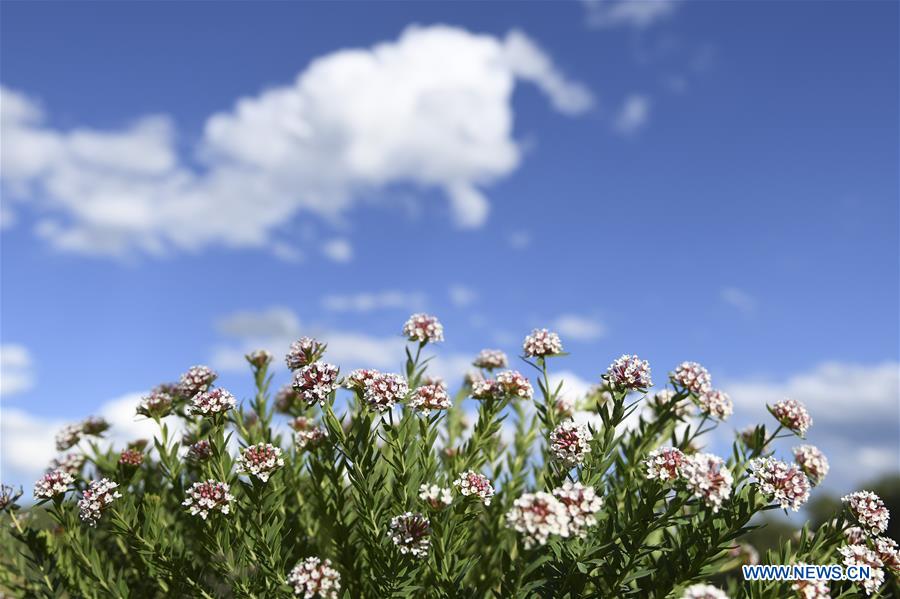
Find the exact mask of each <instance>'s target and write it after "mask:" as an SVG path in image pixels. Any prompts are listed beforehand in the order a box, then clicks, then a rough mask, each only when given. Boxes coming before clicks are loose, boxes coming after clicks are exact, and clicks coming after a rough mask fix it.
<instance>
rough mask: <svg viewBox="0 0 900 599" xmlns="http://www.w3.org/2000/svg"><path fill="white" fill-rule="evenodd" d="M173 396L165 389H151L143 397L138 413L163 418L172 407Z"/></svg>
mask: <svg viewBox="0 0 900 599" xmlns="http://www.w3.org/2000/svg"><path fill="white" fill-rule="evenodd" d="M173 401H174V400H173V398H172V396H171V395H169V394H168V393H166V392H165V391H151V392H150V395H147V396H146V397H144V398H142V399H141V403H140V404H138V407H137V413H138V414H140V415H141V416H146V417H148V418H162V417H163V416H165V415H166V414H168V413H169V410H171V409H172V403H173Z"/></svg>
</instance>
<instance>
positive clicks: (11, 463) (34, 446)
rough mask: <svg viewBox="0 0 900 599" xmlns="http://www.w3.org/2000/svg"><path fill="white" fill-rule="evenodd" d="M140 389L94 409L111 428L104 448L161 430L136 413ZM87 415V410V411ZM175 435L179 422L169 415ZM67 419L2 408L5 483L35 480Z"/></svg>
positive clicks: (0, 423)
mask: <svg viewBox="0 0 900 599" xmlns="http://www.w3.org/2000/svg"><path fill="white" fill-rule="evenodd" d="M141 395H142V394H141V393H128V394H126V395H123V396H121V397H118V398H116V399H113V400H111V401H108V402H106V403H104V404H103V405H102V406H100V408H99V409H98V410H97V411H96V412H94V413H93V415H95V416H101V417H103V418H105V419H106V420H107V421H108V422H109V423H110V425H111V428H110V429H109V430H108V431H107V432H105V433H104V438H105V440H104V441H103V442H101V443H100V446H101V448H102V449H106V448H107V447H109V446H110V445H112V446H113V447H116V448H124V447H125V445H127V443H128V442H130V441H134V440H136V439H148V440H149V439H152V438H153V437H154V436H155V435H157V434H158V428H157V426H156V423H154V422H153V421H152V420H149V419H147V418H142V417H139V416H136V415H135V411H134V410H135V407H136V406H137V404H138V402H139V401H140V398H141ZM85 416H87V414H86V415H85ZM166 420H167V422H168V424H169V428H170V429H172V430H173V431H174V432H175V433H176V435H177V433H178V425H177V422H175V421H173V420H172V418H168V419H166ZM65 424H68V422H66V421H64V420H60V419H57V418H46V417H42V416H38V415H35V414H31V413H29V412H27V411H25V410H22V409H19V408H10V407H4V408H3V418H2V421H0V431H2V435H0V464H2V471H3V478H4V481H3V482H6V483H16V484H22V485H29V484H31V483H32V482H33V481H34V480H36V479H37V478H38V477H39V476H40V475H41V473H42V472H43V471H44V469H45V468H46V467H47V466H48V465H49V463H50V461H51V460H52V459H53V458H55V457H57V455H59V454H58V452H57V451H56V442H55V436H56V433H57V432H58V431H59V430H60V429H61V428H62V427H63V426H64V425H65Z"/></svg>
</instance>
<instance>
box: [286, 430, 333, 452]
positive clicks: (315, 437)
mask: <svg viewBox="0 0 900 599" xmlns="http://www.w3.org/2000/svg"><path fill="white" fill-rule="evenodd" d="M327 438H328V431H327V430H325V429H324V428H323V427H321V426H313V427H310V428H305V429H298V430H297V432H295V433H294V444H295V445H296V446H297V448H298V449H315V448H316V447H318V446H319V445H321V444H322V443H323V442H324V441H325V439H327Z"/></svg>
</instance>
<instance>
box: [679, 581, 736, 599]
mask: <svg viewBox="0 0 900 599" xmlns="http://www.w3.org/2000/svg"><path fill="white" fill-rule="evenodd" d="M681 599H728V595H726V594H725V591H722V590H721V589H719V588H717V587H714V586H712V585H711V584H693V585H691V586H689V587H688V588H686V589H684V594H683V595H681Z"/></svg>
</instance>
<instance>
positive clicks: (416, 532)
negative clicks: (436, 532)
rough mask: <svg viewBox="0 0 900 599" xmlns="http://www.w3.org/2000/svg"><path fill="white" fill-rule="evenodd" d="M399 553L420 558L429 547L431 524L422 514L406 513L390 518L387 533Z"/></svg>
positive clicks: (425, 553)
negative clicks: (389, 527) (389, 526)
mask: <svg viewBox="0 0 900 599" xmlns="http://www.w3.org/2000/svg"><path fill="white" fill-rule="evenodd" d="M388 534H389V535H390V537H391V541H393V543H394V545H396V546H397V547H399V549H400V553H402V554H404V555H406V554H409V555H412V556H413V557H418V558H422V557H425V556H426V555H428V548H429V547H430V546H431V539H430V538H429V537H430V535H431V522H430V521H429V520H428V518H426V517H425V516H424V515H422V514H418V513H413V512H406V513H405V514H400V515H399V516H395V517H393V518H391V529H390V531H389V532H388Z"/></svg>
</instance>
